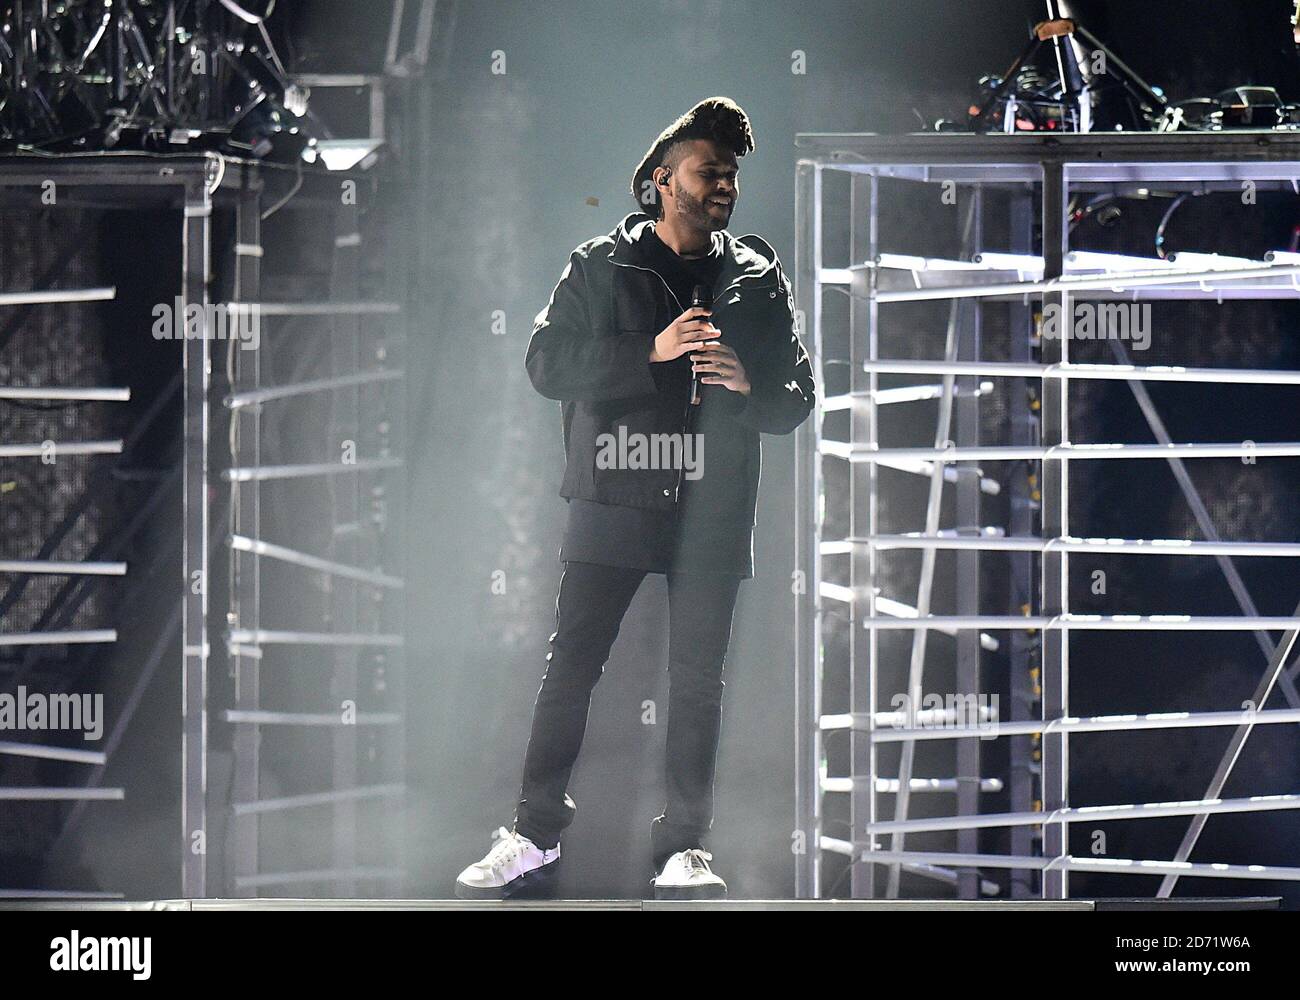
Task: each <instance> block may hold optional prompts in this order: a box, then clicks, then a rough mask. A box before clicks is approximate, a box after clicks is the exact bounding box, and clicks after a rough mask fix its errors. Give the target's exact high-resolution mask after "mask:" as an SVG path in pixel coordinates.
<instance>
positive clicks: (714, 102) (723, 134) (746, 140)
mask: <svg viewBox="0 0 1300 1000" xmlns="http://www.w3.org/2000/svg"><path fill="white" fill-rule="evenodd" d="M692 139H711V140H713V141H714V142H716V143H718V144H719V145H721V146H723V147H725V148H727V149H729V150H731V152H732V153H734V154H735V155H736V156H737V157H740V156H744V155H745V154H746V153H752V152H753V151H754V132H753V129H751V128H750V126H749V116H748V115H746V114H745V112H744V111H743V110H742V109H741V107H740V105H739V104H737V103H736V102H735V101H733V100H732V99H731V98H730V97H706V98H705V99H704V100H702V101H700V103H699V104H697V105H695V107H693V108H691V110H690V111H688V112H686V114H684V115H682V116H681V117H680V118H678V119H677V120H676V121H675V122H673V123H672V124H671V125H669V126H668V127H667V128H666V129H664V130H663V131H662V132H660V133H659V138H657V139H656V140H655V141H654V143H653V144H652V145H651V146H650V148H649V149H648V150H647V151H646V154H645V156H644V157H642V158H641V163H640V165H639V166H638V167H637V168H636V171H635V172H634V173H633V174H632V187H631V191H632V198H633V200H634V201H635V202H636V204H637V208H639V209H640V210H641V211H643V212H645V213H646V214H647V215H650V216H653V217H654V218H662V217H663V205H662V203H661V202H660V200H659V189H658V188H657V187H656V185H655V183H654V178H653V177H652V176H651V175H652V174H653V173H654V171H655V168H656V167H661V166H663V165H664V164H665V162H667V164H668V166H676V163H675V161H673V160H672V159H671V157H673V156H674V155H675V153H676V150H675V147H677V146H678V144H680V143H683V142H689V141H690V140H692Z"/></svg>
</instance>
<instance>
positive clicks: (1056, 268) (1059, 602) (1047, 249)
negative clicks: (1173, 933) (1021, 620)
mask: <svg viewBox="0 0 1300 1000" xmlns="http://www.w3.org/2000/svg"><path fill="white" fill-rule="evenodd" d="M1067 170H1068V168H1067V167H1065V166H1063V165H1061V164H1044V166H1043V180H1042V192H1041V196H1042V240H1043V246H1042V253H1043V276H1044V279H1045V280H1044V281H1043V282H1042V286H1043V287H1044V289H1046V291H1045V293H1044V297H1043V308H1044V309H1047V308H1048V307H1049V306H1055V307H1056V308H1058V309H1059V310H1060V314H1061V315H1062V316H1068V315H1071V308H1072V306H1071V301H1070V294H1069V290H1068V289H1069V287H1070V286H1066V285H1064V281H1065V280H1066V279H1063V278H1062V277H1061V275H1062V273H1063V272H1064V269H1065V259H1064V258H1065V254H1066V252H1067V251H1068V250H1069V249H1070V247H1069V243H1070V229H1069V221H1068V220H1067V218H1066V214H1067V211H1068V202H1069V193H1068V187H1069V176H1068V174H1067ZM1085 280H1086V279H1085ZM1073 287H1080V286H1078V285H1076V286H1073ZM1040 343H1041V352H1042V358H1043V361H1044V362H1045V363H1047V364H1057V363H1063V362H1067V361H1069V360H1070V358H1069V350H1070V347H1069V344H1070V342H1069V340H1068V339H1066V338H1060V339H1052V338H1047V337H1044V338H1041V341H1040ZM1041 399H1042V410H1041V414H1042V443H1043V448H1041V449H1037V450H1040V451H1042V452H1043V455H1044V456H1046V455H1047V454H1049V453H1053V452H1057V453H1059V451H1060V450H1062V449H1063V447H1064V446H1065V442H1067V441H1069V440H1070V416H1069V414H1070V386H1069V383H1068V382H1067V381H1066V380H1065V379H1044V380H1043V383H1042V390H1041ZM1011 450H1017V449H1016V448H1015V447H1014V446H1013V447H1012V449H1011ZM1020 450H1028V451H1033V450H1035V449H1020ZM1021 457H1028V456H1021ZM1069 486H1070V467H1069V463H1068V462H1067V461H1064V460H1063V461H1059V462H1047V461H1044V462H1043V468H1042V488H1041V489H1042V507H1041V514H1042V517H1041V522H1042V534H1043V535H1045V536H1048V537H1061V538H1064V537H1065V536H1067V535H1069V533H1070V503H1069ZM1040 588H1041V590H1040V594H1041V602H1040V608H1041V612H1042V614H1043V615H1044V616H1047V617H1051V618H1053V619H1055V620H1057V621H1062V620H1064V619H1065V616H1066V615H1068V612H1069V610H1070V566H1069V555H1068V554H1067V553H1065V552H1061V551H1059V550H1055V551H1052V552H1045V553H1043V558H1042V561H1041V567H1040ZM1042 651H1043V652H1042V699H1041V707H1042V716H1043V718H1045V719H1049V718H1058V717H1063V716H1066V715H1068V714H1069V706H1070V636H1069V633H1068V632H1067V631H1065V629H1063V628H1059V629H1050V630H1046V631H1045V634H1044V635H1043V644H1042ZM1040 773H1041V781H1042V801H1043V809H1044V810H1045V811H1046V812H1049V813H1051V814H1053V815H1055V814H1056V813H1057V812H1058V811H1059V810H1061V809H1063V808H1066V807H1067V806H1068V804H1069V801H1070V791H1069V789H1070V779H1069V774H1070V770H1069V741H1068V739H1067V738H1066V734H1064V733H1060V732H1054V733H1051V734H1048V733H1044V734H1043V740H1042V770H1041V772H1040ZM1068 833H1069V829H1068V827H1067V826H1066V825H1065V824H1064V823H1050V824H1046V825H1044V827H1043V855H1044V856H1045V857H1048V858H1056V857H1061V856H1063V855H1065V854H1068V853H1069V840H1068ZM1067 874H1068V873H1066V872H1064V871H1059V870H1055V869H1052V870H1049V871H1047V872H1045V873H1044V875H1043V880H1042V886H1041V894H1042V897H1043V898H1044V899H1065V898H1068V897H1069V895H1070V889H1069V879H1068V877H1067Z"/></svg>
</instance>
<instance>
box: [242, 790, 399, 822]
mask: <svg viewBox="0 0 1300 1000" xmlns="http://www.w3.org/2000/svg"><path fill="white" fill-rule="evenodd" d="M405 793H406V786H405V785H367V786H365V787H362V788H336V789H333V790H331V791H328V792H314V793H310V794H307V795H288V796H283V797H281V798H278V799H258V800H257V801H256V802H236V803H235V804H234V806H233V808H234V814H235V815H236V816H250V815H254V814H257V813H266V812H281V811H283V810H286V809H306V808H310V807H312V806H324V805H332V804H334V803H336V802H344V801H349V802H356V801H360V800H363V799H379V798H401V797H402V795H404V794H405Z"/></svg>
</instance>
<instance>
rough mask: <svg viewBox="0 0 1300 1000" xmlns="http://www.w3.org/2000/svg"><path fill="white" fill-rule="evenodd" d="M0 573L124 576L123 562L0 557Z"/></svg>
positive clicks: (124, 567)
mask: <svg viewBox="0 0 1300 1000" xmlns="http://www.w3.org/2000/svg"><path fill="white" fill-rule="evenodd" d="M0 573H31V574H34V575H39V574H49V575H52V576H61V575H64V574H67V575H68V576H77V575H84V576H125V575H126V563H124V562H65V561H60V560H58V559H0Z"/></svg>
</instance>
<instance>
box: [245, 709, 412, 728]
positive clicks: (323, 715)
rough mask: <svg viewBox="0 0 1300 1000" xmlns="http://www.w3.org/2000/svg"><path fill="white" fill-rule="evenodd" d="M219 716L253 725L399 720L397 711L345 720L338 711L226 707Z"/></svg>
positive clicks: (388, 722) (389, 722)
mask: <svg viewBox="0 0 1300 1000" xmlns="http://www.w3.org/2000/svg"><path fill="white" fill-rule="evenodd" d="M221 717H222V718H223V719H224V720H225V721H226V722H234V723H241V724H245V725H255V726H392V725H396V724H397V723H398V722H399V721H401V715H400V714H399V713H397V712H358V713H357V714H356V715H355V716H354V717H353V718H352V719H351V720H350V721H346V722H345V721H344V720H343V718H342V716H341V715H340V713H338V712H272V711H268V710H266V709H256V710H250V711H242V710H240V709H235V708H230V709H226V711H224V712H222V713H221Z"/></svg>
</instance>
